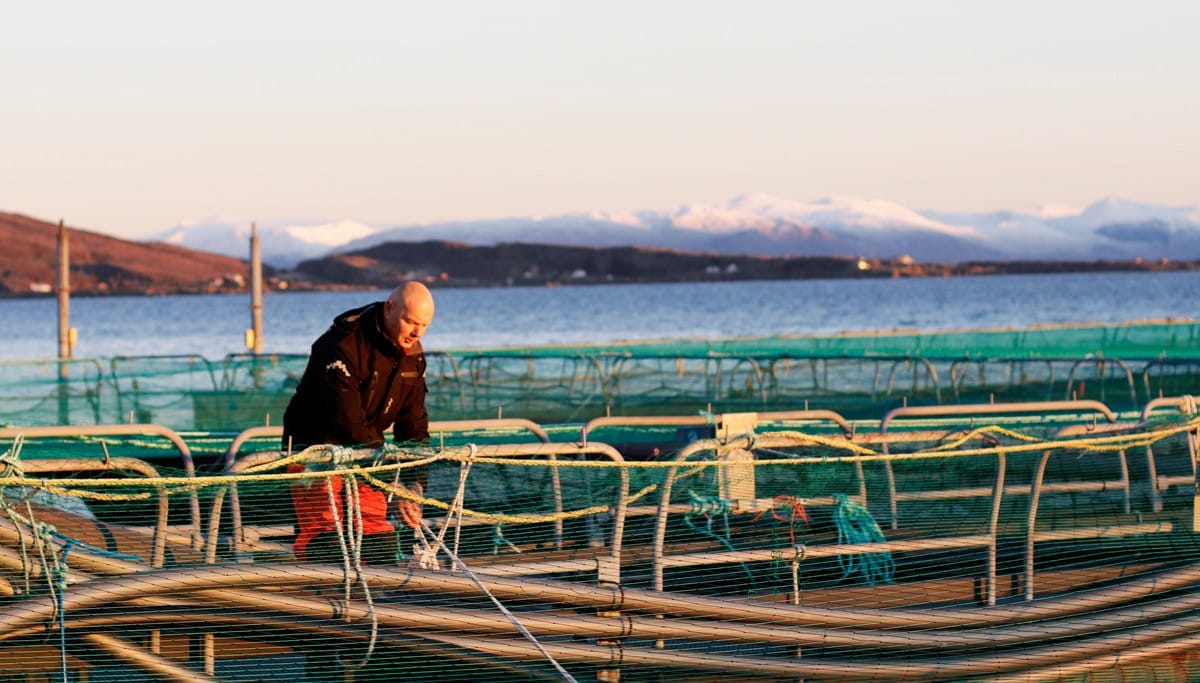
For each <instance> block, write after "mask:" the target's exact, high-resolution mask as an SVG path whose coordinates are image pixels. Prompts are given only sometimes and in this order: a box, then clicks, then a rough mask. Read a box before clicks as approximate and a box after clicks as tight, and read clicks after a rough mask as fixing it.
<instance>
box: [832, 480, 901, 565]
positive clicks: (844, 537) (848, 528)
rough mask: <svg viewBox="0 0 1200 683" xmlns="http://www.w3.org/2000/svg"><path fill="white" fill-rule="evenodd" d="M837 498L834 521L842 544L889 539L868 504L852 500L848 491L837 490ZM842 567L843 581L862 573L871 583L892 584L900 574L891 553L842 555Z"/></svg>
mask: <svg viewBox="0 0 1200 683" xmlns="http://www.w3.org/2000/svg"><path fill="white" fill-rule="evenodd" d="M833 499H834V501H836V504H835V505H834V508H833V521H834V524H836V525H837V530H838V544H839V545H842V544H856V543H883V542H884V541H886V540H887V539H886V538H884V536H883V531H882V530H881V529H880V528H879V524H878V523H876V522H875V518H874V517H872V516H871V513H870V512H868V511H867V509H866V508H865V507H863V506H862V505H859V504H858V503H855V502H854V501H851V500H850V499H849V498H847V497H846V496H845V494H841V493H835V494H833ZM838 565H840V566H841V568H842V580H843V581H845V580H847V579H850V578H851V577H853V576H854V575H855V574H862V578H863V581H864V582H866V584H867V585H868V586H874V585H875V584H876V583H878V582H883V583H892V582H893V580H894V579H895V576H896V563H895V561H894V560H893V559H892V554H891V553H890V552H887V551H884V552H879V553H866V554H862V555H838Z"/></svg>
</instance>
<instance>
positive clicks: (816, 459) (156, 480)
mask: <svg viewBox="0 0 1200 683" xmlns="http://www.w3.org/2000/svg"><path fill="white" fill-rule="evenodd" d="M1198 427H1200V417H1195V418H1192V419H1191V420H1189V421H1187V422H1185V423H1180V424H1175V425H1170V426H1164V427H1159V428H1155V429H1151V430H1148V431H1144V432H1135V433H1128V434H1106V435H1102V436H1091V437H1077V438H1073V439H1064V440H1039V439H1037V438H1036V437H1032V436H1029V435H1027V434H1022V433H1020V432H1016V431H1013V430H1011V429H1007V428H1004V427H1000V426H997V425H990V426H986V427H980V428H977V429H973V430H971V431H969V432H966V433H964V434H963V435H962V436H960V437H958V438H956V439H955V440H953V441H951V442H948V443H944V444H939V445H936V446H932V447H929V448H926V449H921V450H917V451H914V452H911V453H903V454H882V453H879V452H877V451H874V450H872V449H870V448H867V447H865V446H862V445H860V444H856V443H854V442H852V441H849V440H846V439H845V438H843V437H825V436H819V435H813V434H804V433H801V432H794V431H785V432H770V433H764V434H761V435H749V436H747V437H740V438H739V439H736V440H732V441H730V442H728V443H727V444H723V445H721V446H719V447H717V450H719V449H721V448H733V447H737V446H738V444H740V443H745V444H747V445H749V446H751V447H753V445H752V442H753V441H754V440H756V439H764V438H782V439H792V440H794V441H796V446H797V447H799V446H820V447H824V448H828V449H830V450H834V451H841V452H843V454H842V455H832V456H831V455H822V456H804V457H784V458H777V459H772V460H754V461H748V462H727V461H712V460H706V461H690V462H687V463H686V466H687V467H688V470H687V471H685V472H684V473H683V474H681V475H679V477H680V478H684V477H688V476H692V475H694V474H696V473H698V472H701V471H704V470H706V469H707V468H711V467H718V468H719V467H728V466H733V465H737V466H739V467H746V466H751V467H758V466H780V465H801V464H818V463H825V464H827V463H854V462H870V461H881V460H894V461H902V460H918V459H925V458H931V457H938V458H949V457H954V458H960V457H971V456H981V455H994V454H996V453H997V452H1000V451H1003V452H1004V453H1006V454H1014V453H1022V452H1038V451H1045V450H1050V449H1053V450H1083V451H1091V452H1096V453H1104V452H1114V451H1121V450H1126V449H1129V448H1136V447H1142V446H1150V445H1152V444H1154V443H1156V442H1158V441H1161V440H1163V439H1165V438H1168V437H1170V436H1174V435H1177V434H1181V433H1185V432H1192V431H1195V430H1196V429H1197V428H1198ZM988 435H993V436H1002V437H1007V438H1009V439H1012V440H1017V441H1021V442H1022V443H1019V444H1005V445H1002V446H1000V445H996V446H993V445H989V446H986V447H981V448H970V449H962V450H957V448H958V447H959V446H961V445H962V444H965V443H967V442H969V441H971V440H975V439H979V438H981V437H984V436H988ZM328 450H329V447H326V446H314V447H311V448H309V449H305V450H304V451H302V452H300V453H297V454H293V455H290V456H287V457H284V458H281V459H279V460H275V461H271V462H269V463H264V464H262V465H258V466H255V467H253V468H251V469H249V470H247V472H245V473H242V474H234V475H228V474H226V475H213V476H201V477H145V478H136V479H84V478H58V479H45V478H30V477H28V476H26V475H25V474H24V473H23V472H20V471H19V470H18V473H17V474H15V475H13V474H10V475H8V476H0V487H4V486H25V487H30V488H32V489H37V490H44V491H49V492H53V493H58V494H61V495H68V496H75V497H79V498H85V499H89V500H98V501H134V500H145V499H148V498H150V497H152V496H154V495H157V492H156V491H145V490H142V491H138V492H102V491H98V490H96V489H101V488H103V489H109V490H110V491H111V490H112V489H120V488H141V489H147V488H153V489H160V490H162V491H163V492H165V493H166V494H167V495H179V494H184V493H194V492H197V491H202V490H205V489H209V488H215V487H220V486H226V485H230V484H247V483H253V482H276V483H278V482H288V481H302V480H320V479H328V478H331V477H336V476H360V477H363V478H364V479H365V480H366V481H368V482H370V483H371V485H372V486H375V487H376V488H379V489H381V490H384V491H390V492H393V493H394V494H396V495H399V496H401V497H403V498H405V499H407V500H412V501H416V502H419V503H421V504H423V505H429V506H431V507H435V508H440V509H443V510H445V509H448V507H449V506H448V504H447V503H445V502H442V501H439V500H436V499H433V498H427V497H424V496H420V495H417V494H414V493H412V492H410V491H408V490H407V489H403V488H398V487H392V486H391V485H390V484H389V483H387V482H385V481H382V480H380V479H378V478H377V477H376V476H374V475H376V474H383V473H393V472H397V471H399V470H403V469H407V468H413V467H421V466H425V465H428V464H430V463H433V462H438V461H444V462H465V461H466V459H467V458H468V455H467V454H466V452H465V451H464V452H462V453H459V452H456V451H442V452H439V453H436V454H434V455H430V456H425V457H415V458H414V459H412V460H406V461H403V462H391V463H387V464H379V465H370V466H358V465H356V466H353V467H349V468H345V467H335V469H330V470H320V471H303V472H273V471H271V470H278V469H280V468H283V467H286V466H287V465H289V464H292V463H295V462H300V461H303V460H311V459H312V458H313V457H314V456H316V455H319V454H321V453H323V452H325V451H328ZM396 454H397V453H396V452H393V453H392V455H396ZM400 454H402V453H400ZM385 455H387V453H385ZM473 462H475V463H488V464H496V465H503V466H509V467H583V468H623V469H628V470H653V469H661V468H678V467H683V466H684V465H685V463H683V462H679V461H652V462H633V463H631V462H613V461H606V460H597V461H580V460H545V459H544V454H536V455H533V456H530V457H523V456H509V457H492V458H482V457H475V458H474V459H473ZM655 490H657V485H655V484H651V485H648V486H646V487H644V488H643V489H641V490H640V491H638V492H637V493H635V494H634V495H632V496H630V497H629V498H628V499H627V500H626V503H627V504H628V503H633V502H635V501H637V500H639V499H641V498H643V497H645V496H647V495H649V494H650V493H652V492H653V491H655ZM611 509H612V505H597V506H592V507H588V508H584V509H581V510H575V511H570V512H563V513H558V514H547V515H506V514H494V513H485V512H480V511H473V510H464V515H467V516H470V517H472V518H474V519H479V520H486V521H492V522H506V523H507V522H512V523H537V522H551V521H557V520H565V519H572V518H577V517H584V516H587V515H592V514H597V513H601V512H606V511H609V510H611Z"/></svg>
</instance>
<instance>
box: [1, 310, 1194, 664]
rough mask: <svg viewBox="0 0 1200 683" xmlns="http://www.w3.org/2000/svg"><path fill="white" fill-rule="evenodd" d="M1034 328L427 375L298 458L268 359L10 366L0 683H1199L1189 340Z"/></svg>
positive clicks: (530, 352) (751, 345) (702, 348)
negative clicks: (414, 518)
mask: <svg viewBox="0 0 1200 683" xmlns="http://www.w3.org/2000/svg"><path fill="white" fill-rule="evenodd" d="M1042 332H1043V331H1039V330H1029V331H1023V332H1014V331H1007V332H1004V333H1001V332H995V333H991V332H987V333H984V332H980V333H973V334H974V336H971V337H963V338H961V339H959V340H958V342H959V345H958V346H953V345H951V346H945V347H943V346H944V344H949V341H947V340H946V339H943V338H942V336H940V335H939V336H936V337H934V336H922V335H868V336H861V337H847V338H844V339H843V338H837V339H835V340H830V341H825V340H816V339H812V340H803V341H802V342H801V343H798V344H797V345H796V346H795V347H788V345H787V344H786V343H785V342H784V341H783V340H757V341H755V342H751V341H749V340H747V341H744V342H743V341H731V342H720V343H716V342H713V343H707V344H702V343H697V344H694V345H688V344H681V343H678V342H676V343H673V344H667V343H662V344H645V345H636V346H619V347H618V346H609V347H602V349H603V350H602V351H600V350H599V349H591V350H590V352H589V353H584V351H588V350H587V349H576V348H573V349H561V348H560V349H522V350H515V351H514V350H506V351H503V352H502V351H496V352H490V351H489V352H462V353H454V354H442V355H440V356H436V357H431V359H430V371H429V376H428V382H429V386H430V392H431V400H430V414H431V418H432V419H433V420H434V421H433V423H431V435H432V439H431V442H430V443H428V444H398V443H390V442H389V443H387V444H386V445H385V446H383V447H381V448H373V449H365V448H357V449H356V448H345V447H335V446H314V447H311V448H307V449H304V450H300V451H294V452H293V451H290V450H287V449H280V438H281V432H282V430H281V428H280V427H279V426H278V416H279V415H280V414H281V410H282V405H281V402H284V403H285V402H286V399H287V396H288V395H289V394H288V388H285V385H286V383H287V382H289V381H293V382H294V378H295V377H296V376H298V374H299V372H300V371H302V369H303V360H304V359H303V358H302V357H295V358H293V357H283V356H278V357H277V356H266V357H259V358H243V357H230V358H227V359H225V361H222V362H220V363H202V362H200V361H199V360H198V359H192V358H188V359H184V358H167V357H163V358H129V359H124V358H123V359H116V358H114V359H108V360H107V361H97V362H94V363H92V362H89V361H83V360H80V361H72V362H70V363H65V364H61V363H60V364H56V363H50V362H43V363H42V364H41V365H38V364H36V363H32V362H31V363H12V364H9V365H7V366H5V368H3V371H2V372H0V375H4V376H5V377H6V379H5V381H6V382H8V383H9V386H12V387H13V388H14V390H13V392H12V393H13V394H14V396H8V397H6V398H5V401H6V403H5V406H6V408H8V410H6V411H5V412H4V422H6V423H7V424H5V425H4V426H3V427H0V510H2V512H3V514H0V605H2V607H0V656H3V661H4V663H5V667H4V670H3V672H0V681H7V680H13V681H88V682H90V683H95V682H96V681H230V682H235V681H236V682H247V683H248V682H251V681H254V682H257V681H289V682H295V681H390V680H400V679H403V680H413V681H455V680H472V681H483V680H486V681H526V680H538V681H541V680H557V681H562V680H567V681H571V680H576V681H584V680H599V681H639V682H640V681H647V682H649V681H673V680H680V681H682V680H687V681H692V682H700V681H731V680H732V681H736V680H745V681H1072V682H1074V681H1078V682H1081V683H1082V682H1085V681H1089V682H1090V681H1115V680H1121V681H1173V682H1174V681H1178V682H1183V681H1192V680H1197V679H1200V622H1198V619H1200V616H1198V615H1200V609H1198V608H1200V535H1198V534H1200V505H1198V503H1200V488H1198V487H1197V464H1196V463H1197V458H1198V457H1200V455H1198V444H1197V435H1198V433H1200V415H1198V414H1197V406H1196V400H1195V399H1194V398H1193V395H1194V394H1196V393H1200V392H1197V391H1196V389H1197V382H1196V379H1197V378H1196V376H1195V374H1194V371H1195V368H1194V366H1193V365H1192V363H1193V362H1200V358H1192V359H1189V354H1191V355H1192V356H1193V357H1194V356H1196V355H1197V354H1196V352H1195V351H1194V349H1197V348H1200V347H1198V346H1197V344H1196V342H1197V337H1196V334H1197V329H1196V326H1195V324H1194V323H1165V322H1160V323H1156V324H1154V325H1150V324H1147V325H1144V326H1139V325H1129V326H1120V327H1100V326H1095V327H1081V328H1070V330H1069V332H1070V334H1068V333H1067V331H1066V330H1064V329H1062V328H1059V329H1055V330H1046V331H1044V332H1045V334H1044V335H1043V334H1042ZM1060 333H1061V334H1062V335H1063V336H1061V337H1059V336H1056V335H1059V334H1060ZM964 334H965V333H964ZM1019 335H1024V336H1020V337H1019ZM1072 335H1077V336H1072ZM1084 337H1086V338H1087V340H1084ZM967 339H970V340H973V341H971V343H972V344H976V343H978V344H979V346H978V347H972V349H975V348H977V349H978V351H977V352H976V351H974V350H971V351H967V350H966V347H964V346H962V344H963V343H965V340H967ZM1067 339H1075V340H1076V346H1072V347H1070V348H1067V347H1066V341H1065V340H1067ZM1155 339H1157V341H1155ZM1055 340H1057V341H1055ZM950 341H953V340H950ZM1051 342H1054V343H1055V344H1059V345H1058V346H1054V345H1053V344H1052V343H1051ZM1005 345H1015V346H1011V347H1010V348H1007V355H1005V354H1004V353H1002V352H1004V351H1006V348H1005ZM690 346H694V348H690ZM735 349H736V352H735ZM953 349H957V351H958V353H957V354H955V353H954V352H953ZM1085 349H1091V350H1090V351H1085ZM635 351H636V353H635ZM1067 351H1070V352H1071V353H1067ZM1118 352H1120V353H1118ZM1072 354H1074V355H1072ZM568 359H570V361H569V362H568ZM785 359H786V360H788V361H789V363H790V365H791V367H790V368H787V369H785V367H784V366H785V365H788V363H785V362H784V361H785ZM854 359H857V365H856V364H855V363H854V362H852V361H853V360H854ZM522 366H523V367H524V374H521V372H519V369H520V368H521V367H522ZM568 366H569V367H570V370H571V372H572V373H574V372H576V371H578V374H569V373H567V372H565V371H563V368H566V367H568ZM64 368H65V372H63V370H64ZM435 368H436V369H435ZM587 368H590V370H587ZM614 368H621V369H622V370H621V371H620V372H618V371H617V370H614ZM797 368H799V369H800V370H802V372H801V371H798V370H797ZM1035 368H1039V369H1038V370H1037V371H1036V372H1035ZM10 369H13V370H12V372H11V373H10V372H8V371H9V370H10ZM553 370H558V371H559V372H558V373H557V374H554V373H553V372H551V371H553ZM43 372H48V373H50V374H51V375H53V377H52V378H50V379H42V378H41V377H40V375H39V373H43ZM60 373H61V375H60ZM88 373H95V374H93V375H89V374H88ZM476 373H478V375H476ZM589 373H590V374H589ZM793 373H795V374H796V375H797V377H796V378H795V380H794V381H792V380H789V379H788V378H791V377H792V376H793ZM10 374H11V375H14V376H21V377H23V378H24V381H18V380H13V379H10V378H9V377H8V375H10ZM568 375H569V376H568ZM799 376H802V377H803V379H800V377H799ZM118 378H119V379H118ZM472 378H474V379H472ZM747 381H749V382H750V388H751V389H752V390H753V391H751V392H750V393H751V395H749V396H748V395H746V394H744V393H743V392H744V390H745V389H746V387H747V384H746V383H747ZM29 385H32V386H29ZM277 385H280V386H277ZM477 385H478V386H477ZM61 386H66V387H69V390H66V391H64V394H65V395H64V396H62V397H60V396H56V395H53V394H50V395H44V396H40V397H39V396H38V391H40V390H46V389H56V388H57V387H61ZM256 387H261V391H260V392H257V393H256V391H255V388H256ZM435 387H440V389H435ZM598 387H604V388H603V389H602V390H601V389H598ZM764 387H769V388H770V393H764V391H765V389H764ZM485 390H487V391H491V392H492V393H488V394H484V393H483V392H484V391H485ZM835 390H836V391H835ZM89 391H90V392H93V393H92V394H90V395H89V394H88V393H87V392H89ZM21 392H25V393H24V394H22V393H21ZM222 392H224V393H225V394H226V399H225V401H226V402H225V403H221V404H220V405H219V406H218V407H221V406H223V408H221V409H223V410H232V411H236V410H240V409H242V408H244V409H245V410H246V411H247V412H245V413H236V414H235V413H228V414H226V419H227V421H226V422H219V421H217V419H218V415H217V413H218V412H219V411H218V410H217V409H216V408H213V410H214V412H213V413H212V414H208V413H205V415H206V416H205V418H204V419H205V420H208V419H212V420H214V422H212V423H211V424H209V423H203V424H199V423H198V420H200V415H201V412H200V410H199V408H198V406H199V405H200V404H201V403H204V401H208V400H211V399H212V397H213V396H215V395H216V394H218V393H222ZM472 392H478V393H479V395H481V396H485V398H482V399H481V400H480V402H481V403H482V404H487V405H486V406H484V407H480V408H479V410H480V411H481V412H482V413H486V414H480V415H474V414H472V412H471V411H473V410H476V408H475V407H470V408H469V409H468V407H467V405H468V404H467V402H466V401H467V398H472V400H473V394H472ZM505 392H508V393H505ZM556 392H557V393H556ZM596 392H599V393H596ZM43 393H45V392H43ZM256 395H257V396H258V398H259V399H261V401H260V402H257V403H256V402H254V401H253V400H252V398H253V397H255V396H256ZM202 396H208V398H205V399H204V400H200V398H199V397H202ZM435 397H436V398H435ZM550 397H557V398H550ZM566 397H573V400H574V401H575V402H574V403H568V402H567V398H566ZM60 401H61V402H60ZM197 401H199V403H198V402H197ZM62 403H65V404H66V405H65V406H62ZM113 404H116V405H113ZM60 406H62V410H63V411H64V412H62V413H58V412H57V411H58V410H59V408H60ZM526 410H527V411H528V412H525V411H526ZM556 411H557V412H556ZM46 412H50V413H52V415H49V416H48V415H46V414H45V413H46ZM55 416H59V417H62V418H69V419H63V420H55V419H51V418H53V417H55ZM266 416H275V417H274V419H273V420H272V419H271V418H270V417H266ZM35 417H40V418H42V419H41V420H40V421H39V420H37V419H35ZM174 420H178V421H177V422H172V421H174ZM416 471H424V472H425V473H426V477H427V483H426V485H425V486H424V487H416V486H412V485H406V484H405V483H404V482H407V481H410V480H411V479H412V477H411V475H412V474H413V473H414V472H416ZM366 493H371V494H373V495H382V496H383V497H384V498H385V499H386V500H387V506H388V509H389V511H390V514H391V517H392V520H391V526H392V527H393V529H394V530H390V531H388V532H386V533H383V534H382V536H383V537H386V540H387V541H388V543H387V545H386V546H385V547H386V549H387V553H386V554H385V555H384V556H382V557H381V555H380V553H379V548H378V546H373V545H372V544H373V543H375V542H377V541H379V540H380V537H381V534H379V533H372V532H371V531H370V530H366V529H365V528H364V523H363V519H364V509H365V505H364V503H363V502H362V496H363V495H366ZM302 499H303V500H305V501H308V504H312V505H315V506H316V507H317V508H318V510H317V511H318V512H322V513H327V514H329V515H330V518H331V519H333V520H334V522H335V523H334V524H333V526H332V531H330V532H329V539H328V540H329V541H330V542H329V543H328V544H327V545H328V550H327V552H326V553H325V554H321V555H317V556H315V557H314V556H308V557H306V556H303V555H301V554H298V553H297V551H296V548H295V546H294V540H295V537H296V532H297V512H298V511H297V510H296V509H294V507H293V503H294V502H298V501H300V500H302ZM412 504H416V505H419V506H421V508H422V510H423V511H424V523H423V524H422V525H420V526H419V527H417V528H409V527H407V526H405V525H404V524H402V523H401V522H400V517H399V514H400V511H401V508H402V507H403V506H404V505H412ZM301 512H303V511H301ZM310 512H311V511H310ZM1193 602H1196V603H1197V604H1193Z"/></svg>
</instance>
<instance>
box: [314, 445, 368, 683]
mask: <svg viewBox="0 0 1200 683" xmlns="http://www.w3.org/2000/svg"><path fill="white" fill-rule="evenodd" d="M342 451H343V449H341V448H335V449H334V450H333V460H334V464H335V466H337V467H339V468H340V467H341V465H342V463H343V462H347V461H349V460H350V459H352V458H353V452H352V451H351V452H348V453H343V452H342ZM342 490H343V495H342V497H343V499H344V502H345V505H346V522H345V528H344V529H343V527H342V520H341V515H340V514H339V510H338V504H337V498H336V497H335V496H334V495H333V483H332V480H331V479H326V480H325V493H326V494H327V497H328V500H329V511H330V513H331V514H332V515H333V528H334V529H335V530H336V531H337V538H338V545H339V546H340V547H341V550H342V581H343V586H344V589H345V599H346V602H349V601H350V599H351V590H352V587H353V586H352V584H353V583H354V582H358V583H359V584H360V585H361V586H362V589H363V599H364V600H365V601H366V603H367V614H369V615H370V617H371V639H370V641H369V642H368V643H367V651H366V653H365V654H364V655H363V657H362V659H360V660H359V661H358V662H357V663H356V664H353V665H347V664H345V663H344V662H343V666H345V668H346V669H347V670H348V671H357V670H358V669H361V668H362V667H363V666H365V665H366V664H367V662H369V661H370V660H371V655H372V654H374V653H375V644H376V641H377V640H378V639H379V615H377V614H376V613H375V601H374V599H373V598H372V596H371V587H370V585H369V584H368V583H367V576H366V574H364V573H363V570H362V543H363V518H362V502H361V500H360V498H359V495H358V479H357V478H355V477H354V475H343V477H342ZM351 569H353V570H354V579H353V581H352V580H351V578H350V571H351ZM349 618H350V617H349V614H347V615H346V619H347V620H349Z"/></svg>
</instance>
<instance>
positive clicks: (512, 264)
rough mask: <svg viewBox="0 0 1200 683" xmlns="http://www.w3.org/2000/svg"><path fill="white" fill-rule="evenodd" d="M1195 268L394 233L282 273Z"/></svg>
mask: <svg viewBox="0 0 1200 683" xmlns="http://www.w3.org/2000/svg"><path fill="white" fill-rule="evenodd" d="M1168 269H1169V270H1177V269H1178V270H1197V269H1200V262H1184V261H1167V262H1163V261H1153V262H1147V261H1141V262H1139V261H1132V260H1129V261H1103V260H1098V261H970V262H964V263H958V264H938V263H921V262H918V261H915V260H914V259H911V258H908V257H902V258H896V259H868V258H844V257H836V256H804V257H770V256H737V255H729V254H717V253H703V252H685V251H676V250H668V249H651V248H647V247H570V246H559V245H551V244H527V243H504V244H498V245H495V246H476V245H470V244H464V243H461V242H444V241H433V240H431V241H425V242H387V243H384V244H380V245H376V246H373V247H368V248H366V249H360V250H356V251H353V252H349V253H341V254H331V255H329V256H326V257H324V258H320V259H311V260H308V261H304V262H301V263H300V264H299V265H298V266H297V267H296V269H295V271H292V272H289V273H282V274H281V276H286V277H287V278H288V279H289V280H290V281H291V282H292V284H293V285H294V288H296V289H307V288H320V287H323V286H333V285H336V286H350V287H372V288H381V289H386V288H390V287H394V286H395V285H396V284H398V283H400V282H403V281H404V280H409V279H418V280H425V281H429V282H434V283H436V284H437V285H438V286H449V287H455V286H458V287H464V286H465V287H470V286H496V285H501V286H520V285H534V286H543V285H561V284H601V283H635V282H700V281H722V280H791V279H813V278H851V277H855V278H862V277H929V276H950V275H980V274H997V273H1047V272H1088V271H1115V270H1125V271H1130V270H1168Z"/></svg>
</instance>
